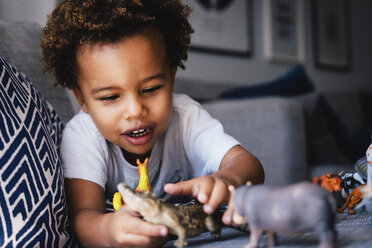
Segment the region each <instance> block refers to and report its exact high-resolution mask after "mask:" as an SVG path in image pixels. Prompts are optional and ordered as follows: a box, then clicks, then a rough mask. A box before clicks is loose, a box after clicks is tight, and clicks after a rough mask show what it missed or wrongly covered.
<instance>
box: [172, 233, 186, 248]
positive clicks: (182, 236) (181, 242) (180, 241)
mask: <svg viewBox="0 0 372 248" xmlns="http://www.w3.org/2000/svg"><path fill="white" fill-rule="evenodd" d="M176 232H177V236H178V238H177V240H176V242H174V246H176V247H177V248H183V247H184V246H186V245H187V242H186V231H185V230H181V229H178V230H176Z"/></svg>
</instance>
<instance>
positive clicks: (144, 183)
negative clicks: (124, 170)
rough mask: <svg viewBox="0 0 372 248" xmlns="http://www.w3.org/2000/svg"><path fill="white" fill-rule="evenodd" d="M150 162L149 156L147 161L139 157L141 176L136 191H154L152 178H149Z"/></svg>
mask: <svg viewBox="0 0 372 248" xmlns="http://www.w3.org/2000/svg"><path fill="white" fill-rule="evenodd" d="M148 162H149V158H146V159H145V162H143V163H141V161H140V160H139V159H137V165H138V174H139V176H140V179H139V182H138V187H137V188H136V191H149V192H152V188H151V184H150V179H149V171H148V168H147V163H148Z"/></svg>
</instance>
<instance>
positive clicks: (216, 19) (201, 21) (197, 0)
mask: <svg viewBox="0 0 372 248" xmlns="http://www.w3.org/2000/svg"><path fill="white" fill-rule="evenodd" d="M183 2H184V3H185V4H187V5H188V6H190V7H192V8H193V11H192V13H191V14H190V18H189V21H190V23H191V26H192V27H193V29H194V31H195V32H194V33H193V34H192V36H191V44H190V49H191V50H194V51H201V52H209V53H219V54H227V55H236V56H250V55H251V53H252V41H251V40H252V28H251V14H250V13H251V0H183Z"/></svg>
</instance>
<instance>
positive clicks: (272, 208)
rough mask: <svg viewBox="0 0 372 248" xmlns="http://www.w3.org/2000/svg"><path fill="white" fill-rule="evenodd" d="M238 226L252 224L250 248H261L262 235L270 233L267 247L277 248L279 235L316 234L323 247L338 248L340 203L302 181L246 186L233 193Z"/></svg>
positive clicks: (315, 186) (248, 247)
mask: <svg viewBox="0 0 372 248" xmlns="http://www.w3.org/2000/svg"><path fill="white" fill-rule="evenodd" d="M232 194H233V203H234V209H235V212H234V216H233V220H234V222H235V223H236V224H243V223H248V225H249V229H250V232H251V236H250V241H249V243H248V244H247V245H246V246H245V247H246V248H252V247H257V246H258V243H259V240H260V237H261V234H262V232H263V231H264V230H265V231H267V233H268V239H267V245H268V246H275V245H276V243H277V242H276V237H275V233H276V232H277V233H279V234H293V233H297V232H306V231H314V232H315V233H317V235H318V237H319V239H320V245H319V247H327V248H328V247H335V245H336V231H335V228H334V219H335V213H336V200H335V199H334V197H333V196H332V195H331V194H330V193H329V192H327V191H326V190H324V189H322V188H321V187H320V186H318V185H316V184H313V183H310V182H300V183H296V184H292V185H289V186H285V187H281V188H274V187H270V186H266V185H254V186H253V185H252V186H250V185H245V186H241V187H239V188H237V189H236V190H233V192H232Z"/></svg>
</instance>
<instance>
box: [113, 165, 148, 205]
mask: <svg viewBox="0 0 372 248" xmlns="http://www.w3.org/2000/svg"><path fill="white" fill-rule="evenodd" d="M136 162H137V166H138V174H139V176H140V179H139V182H138V186H137V188H136V191H149V192H152V188H151V184H150V179H149V172H148V167H147V164H148V162H149V158H146V159H145V161H144V162H143V163H141V161H140V160H139V159H137V161H136ZM112 205H113V207H114V209H115V211H116V210H118V209H119V208H120V207H121V206H122V205H123V199H122V197H121V194H120V193H119V192H116V193H115V194H114V197H113V199H112Z"/></svg>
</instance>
